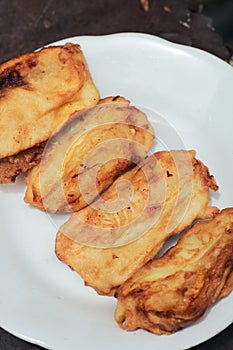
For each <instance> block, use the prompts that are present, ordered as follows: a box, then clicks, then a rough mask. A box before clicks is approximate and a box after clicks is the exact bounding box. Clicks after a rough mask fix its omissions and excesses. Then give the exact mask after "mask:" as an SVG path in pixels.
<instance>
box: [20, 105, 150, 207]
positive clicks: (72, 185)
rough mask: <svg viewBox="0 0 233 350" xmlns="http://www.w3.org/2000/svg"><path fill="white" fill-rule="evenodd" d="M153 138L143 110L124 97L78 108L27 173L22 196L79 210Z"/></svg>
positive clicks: (38, 203)
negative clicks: (40, 159)
mask: <svg viewBox="0 0 233 350" xmlns="http://www.w3.org/2000/svg"><path fill="white" fill-rule="evenodd" d="M153 138H154V133H153V130H152V127H151V125H150V123H149V121H148V120H147V117H146V115H145V114H144V113H142V112H141V111H139V110H138V109H136V108H135V107H131V106H129V105H128V102H127V103H114V102H111V103H103V104H99V105H98V106H96V107H94V108H91V109H88V110H84V111H80V112H79V113H76V114H74V115H73V116H72V117H71V118H70V120H69V123H67V124H66V125H65V126H64V127H63V128H62V129H61V130H60V132H59V133H58V134H56V135H55V136H54V137H53V138H51V139H50V141H49V143H48V145H47V147H46V149H45V152H44V154H43V158H42V161H41V163H40V165H38V166H37V167H34V168H33V169H32V170H31V171H30V172H29V173H28V174H27V176H26V179H25V180H26V184H27V191H26V195H25V201H26V202H27V203H29V204H32V205H34V206H36V207H38V208H39V209H41V210H46V211H48V212H52V213H54V212H67V211H78V210H80V209H81V208H83V207H85V206H86V205H87V204H89V203H91V202H92V201H93V200H94V199H95V198H96V197H97V196H98V195H99V194H100V193H101V192H102V191H103V190H104V189H106V188H107V187H108V186H109V185H111V183H112V182H113V181H114V180H115V178H116V177H117V176H119V175H120V174H122V173H123V172H125V171H126V170H128V169H129V168H131V167H132V166H133V165H134V162H136V163H138V162H139V161H141V160H142V159H144V158H145V157H146V155H147V152H148V151H149V149H150V148H151V145H152V142H153Z"/></svg>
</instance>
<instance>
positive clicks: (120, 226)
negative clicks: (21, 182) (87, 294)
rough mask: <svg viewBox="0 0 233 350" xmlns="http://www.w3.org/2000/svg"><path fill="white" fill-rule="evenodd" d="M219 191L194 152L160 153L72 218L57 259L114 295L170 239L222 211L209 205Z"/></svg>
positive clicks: (59, 239)
mask: <svg viewBox="0 0 233 350" xmlns="http://www.w3.org/2000/svg"><path fill="white" fill-rule="evenodd" d="M217 188H218V187H217V185H216V182H215V179H214V177H213V176H210V174H209V171H208V168H207V167H206V166H205V165H204V164H203V163H202V162H201V161H199V160H197V159H196V158H195V152H194V151H171V152H167V151H162V152H157V153H155V154H153V155H152V156H150V157H148V158H147V159H145V160H144V161H143V162H142V163H141V164H140V165H139V166H136V167H134V168H133V169H132V170H130V171H128V172H127V173H125V174H123V175H122V176H120V177H119V178H118V179H117V180H116V181H115V182H114V183H113V184H112V186H111V187H110V188H109V189H108V190H106V192H104V193H103V194H102V196H101V198H100V199H98V200H97V201H96V202H95V203H93V204H92V205H91V206H88V207H86V208H84V209H83V210H80V211H79V212H77V213H74V214H73V215H72V217H71V218H70V219H69V220H68V221H67V222H66V223H65V224H64V225H63V226H62V227H61V228H60V230H59V232H58V234H57V239H56V247H55V252H56V255H57V257H58V258H59V259H60V260H61V261H63V262H64V263H65V264H67V265H69V266H70V267H71V269H73V270H75V271H76V272H77V273H79V274H80V276H81V277H82V278H83V279H84V281H85V284H86V285H89V286H91V287H93V288H94V289H95V290H96V291H97V292H98V293H99V294H102V295H113V294H114V293H115V292H116V290H117V288H118V287H119V286H120V285H121V284H122V283H124V282H125V281H126V280H127V279H129V278H130V277H131V276H132V275H133V274H134V273H135V272H136V271H137V270H139V268H140V267H142V266H143V265H144V264H145V263H146V262H147V261H149V260H150V259H152V258H153V257H154V256H155V255H156V254H157V252H158V251H159V250H160V248H161V247H162V245H163V244H164V242H165V240H166V239H167V238H168V237H170V236H171V235H175V234H178V233H180V232H181V231H182V230H184V229H185V228H187V227H188V226H189V225H191V224H192V222H193V221H194V220H196V219H203V218H207V217H212V216H214V215H215V214H216V212H218V209H217V208H214V207H209V206H208V201H209V190H210V189H213V190H215V191H216V190H217Z"/></svg>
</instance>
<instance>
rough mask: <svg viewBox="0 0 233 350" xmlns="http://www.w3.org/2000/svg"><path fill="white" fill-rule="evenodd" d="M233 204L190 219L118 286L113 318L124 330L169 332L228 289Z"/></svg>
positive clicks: (232, 273) (232, 266) (231, 284)
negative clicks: (173, 240) (160, 252)
mask: <svg viewBox="0 0 233 350" xmlns="http://www.w3.org/2000/svg"><path fill="white" fill-rule="evenodd" d="M232 256H233V208H227V209H224V210H222V211H221V212H219V213H218V214H217V215H216V217H215V218H214V219H212V220H208V221H204V222H199V223H197V224H195V225H194V226H193V227H192V228H191V229H190V230H189V231H188V232H187V233H186V234H185V235H184V236H183V237H182V238H181V239H180V241H179V242H178V244H177V245H176V246H175V247H173V248H171V249H170V250H169V251H168V252H167V253H166V254H165V255H164V256H163V257H162V258H159V259H154V260H152V261H150V262H148V263H147V264H146V265H145V266H144V267H142V268H141V269H140V270H139V271H138V272H137V273H136V274H135V275H134V276H132V277H131V278H130V279H129V280H128V281H127V282H126V283H124V284H123V285H122V286H121V287H120V288H119V290H118V293H117V298H118V300H119V303H118V306H117V309H116V313H115V318H116V321H117V322H118V324H119V325H120V327H122V328H123V329H126V330H131V331H132V330H135V329H137V328H143V329H146V330H148V331H151V332H153V333H155V334H158V335H160V334H171V333H173V332H175V331H177V330H179V329H181V328H183V327H185V326H187V325H189V324H191V323H193V322H194V321H196V320H197V319H199V318H200V317H201V316H202V315H203V314H204V313H205V311H206V309H207V308H208V307H209V306H211V305H212V304H214V303H215V302H216V301H217V300H219V299H220V298H222V297H224V296H226V295H227V294H229V293H230V292H231V291H232V290H233V260H232Z"/></svg>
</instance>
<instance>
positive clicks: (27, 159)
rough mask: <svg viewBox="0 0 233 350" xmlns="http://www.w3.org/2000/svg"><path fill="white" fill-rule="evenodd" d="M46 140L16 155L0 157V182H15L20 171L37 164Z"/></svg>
mask: <svg viewBox="0 0 233 350" xmlns="http://www.w3.org/2000/svg"><path fill="white" fill-rule="evenodd" d="M45 144H46V141H45V142H42V143H39V144H38V145H35V146H34V147H31V148H29V149H27V150H25V151H22V152H19V153H18V154H16V155H13V156H9V157H5V158H2V159H0V184H6V183H12V182H15V179H16V177H17V176H18V175H20V174H21V173H24V172H27V171H28V170H29V169H31V168H33V167H34V166H35V165H37V164H39V162H40V160H41V156H42V153H43V150H44V147H45Z"/></svg>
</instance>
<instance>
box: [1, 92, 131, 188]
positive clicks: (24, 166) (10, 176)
mask: <svg viewBox="0 0 233 350" xmlns="http://www.w3.org/2000/svg"><path fill="white" fill-rule="evenodd" d="M109 102H125V103H128V104H129V103H130V101H129V100H127V99H126V98H124V97H122V96H119V95H117V96H109V97H105V98H102V99H100V100H99V102H98V103H99V104H100V103H109ZM80 108H82V102H81V101H73V102H70V103H69V104H68V105H66V106H65V107H62V108H60V109H59V111H57V114H61V113H63V114H66V115H67V114H68V115H70V114H72V113H73V112H74V111H76V110H79V109H80ZM64 117H65V115H64ZM45 145H46V141H44V142H41V143H39V144H37V145H35V146H33V147H31V148H28V149H26V150H24V151H21V152H19V153H17V154H14V155H12V156H8V157H4V158H2V159H0V183H1V184H4V183H10V182H15V179H16V177H17V176H18V175H20V174H21V173H25V172H27V171H28V170H30V169H31V168H33V167H34V166H36V165H38V164H39V163H40V160H41V157H42V154H43V151H44V148H45Z"/></svg>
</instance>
